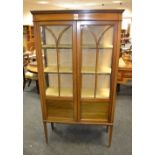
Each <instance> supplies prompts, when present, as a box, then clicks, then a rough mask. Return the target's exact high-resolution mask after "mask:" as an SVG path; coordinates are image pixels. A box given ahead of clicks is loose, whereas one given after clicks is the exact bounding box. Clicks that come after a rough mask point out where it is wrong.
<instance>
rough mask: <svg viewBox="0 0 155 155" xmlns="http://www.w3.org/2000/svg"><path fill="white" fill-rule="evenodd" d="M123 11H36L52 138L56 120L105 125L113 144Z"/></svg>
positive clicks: (42, 83) (42, 93)
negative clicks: (52, 129)
mask: <svg viewBox="0 0 155 155" xmlns="http://www.w3.org/2000/svg"><path fill="white" fill-rule="evenodd" d="M122 12H123V10H92V11H88V10H87V11H85V10H83V11H82V10H81V11H80V10H74V11H72V10H65V11H31V13H32V14H33V21H34V27H35V42H36V52H37V65H38V77H39V88H40V99H41V107H42V116H43V125H44V132H45V138H46V143H47V142H48V136H47V123H51V125H52V128H53V123H54V122H56V123H70V124H94V125H97V124H98V125H105V126H106V127H107V131H108V132H109V146H110V144H111V140H112V129H113V122H114V111H115V95H116V83H117V76H116V75H117V67H118V58H119V50H120V31H121V30H120V28H121V19H122ZM42 52H43V53H44V58H43V57H42Z"/></svg>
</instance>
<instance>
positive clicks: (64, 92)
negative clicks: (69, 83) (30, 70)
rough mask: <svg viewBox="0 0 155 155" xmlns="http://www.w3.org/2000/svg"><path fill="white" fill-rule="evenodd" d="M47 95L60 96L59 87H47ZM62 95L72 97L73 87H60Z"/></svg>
mask: <svg viewBox="0 0 155 155" xmlns="http://www.w3.org/2000/svg"><path fill="white" fill-rule="evenodd" d="M46 96H59V91H58V88H50V87H49V88H47V89H46ZM60 96H66V97H72V96H73V92H72V89H71V88H61V89H60Z"/></svg>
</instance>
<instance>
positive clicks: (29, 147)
mask: <svg viewBox="0 0 155 155" xmlns="http://www.w3.org/2000/svg"><path fill="white" fill-rule="evenodd" d="M23 104H24V105H23V128H24V131H23V145H24V146H23V154H24V155H131V154H132V88H131V87H130V86H121V87H120V92H119V93H118V95H117V101H116V113H115V123H114V129H113V139H112V145H111V147H110V148H108V147H106V144H107V142H108V134H107V133H106V132H105V127H104V126H90V125H64V124H55V129H54V131H52V130H51V126H50V124H49V125H48V137H49V143H48V145H46V143H45V139H44V132H43V125H42V116H41V108H40V102H39V96H38V94H37V91H36V88H35V83H32V84H31V86H30V87H29V88H26V89H25V90H24V93H23Z"/></svg>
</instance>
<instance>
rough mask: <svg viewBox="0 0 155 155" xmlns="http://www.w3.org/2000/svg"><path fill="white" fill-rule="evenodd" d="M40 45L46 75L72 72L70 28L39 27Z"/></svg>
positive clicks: (58, 26)
mask: <svg viewBox="0 0 155 155" xmlns="http://www.w3.org/2000/svg"><path fill="white" fill-rule="evenodd" d="M40 31H41V43H42V52H43V55H44V66H45V70H44V71H45V72H46V73H56V72H60V73H71V72H72V26H71V25H66V26H62V25H54V26H53V25H52V26H41V28H40Z"/></svg>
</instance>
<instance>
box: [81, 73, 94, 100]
mask: <svg viewBox="0 0 155 155" xmlns="http://www.w3.org/2000/svg"><path fill="white" fill-rule="evenodd" d="M94 84H95V75H85V74H84V75H82V88H81V97H82V98H94V89H95V85H94Z"/></svg>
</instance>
